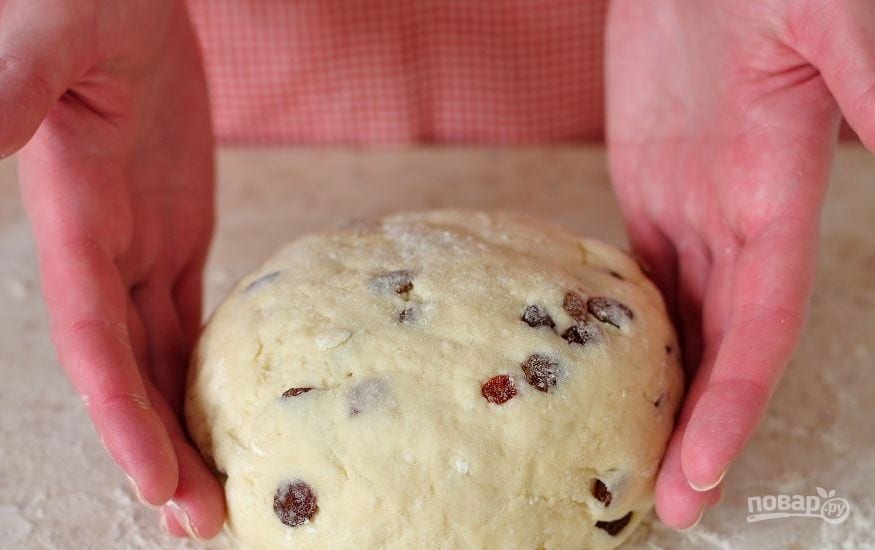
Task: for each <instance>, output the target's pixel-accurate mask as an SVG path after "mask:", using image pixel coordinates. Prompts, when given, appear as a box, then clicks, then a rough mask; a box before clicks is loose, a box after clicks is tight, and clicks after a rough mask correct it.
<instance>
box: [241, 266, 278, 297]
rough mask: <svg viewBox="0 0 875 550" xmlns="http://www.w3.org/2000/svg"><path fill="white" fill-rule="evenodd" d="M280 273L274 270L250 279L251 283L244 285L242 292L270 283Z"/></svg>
mask: <svg viewBox="0 0 875 550" xmlns="http://www.w3.org/2000/svg"><path fill="white" fill-rule="evenodd" d="M280 273H281V272H280V271H274V272H271V273H268V274H267V275H262V276H261V277H259V278H257V279H255V280H254V281H252V282H251V283H249V284H248V285H246V288H244V289H243V292H252V291H253V290H256V289H258V288H261V287H263V286H267V285H268V284H270V283H272V282H273V281H274V279H276V278H277V277H279V276H280Z"/></svg>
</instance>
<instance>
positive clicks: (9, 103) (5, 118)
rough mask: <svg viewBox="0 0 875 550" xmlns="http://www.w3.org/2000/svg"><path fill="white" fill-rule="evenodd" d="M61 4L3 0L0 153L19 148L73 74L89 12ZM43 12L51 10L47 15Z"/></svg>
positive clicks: (0, 57) (65, 88) (59, 95)
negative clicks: (4, 0) (6, 0)
mask: <svg viewBox="0 0 875 550" xmlns="http://www.w3.org/2000/svg"><path fill="white" fill-rule="evenodd" d="M66 4H67V3H65V2H51V5H47V3H46V2H45V1H44V0H36V1H33V2H4V3H3V7H2V11H3V14H2V15H3V17H2V20H0V156H7V155H10V154H12V153H14V152H15V151H17V150H18V149H20V148H21V147H22V146H23V145H24V144H25V143H26V142H27V141H28V140H29V139H30V138H31V137H32V136H33V134H34V132H36V129H37V128H38V127H39V125H40V123H41V122H42V120H43V119H44V118H45V116H46V114H47V113H48V111H49V108H50V107H51V106H52V104H53V103H54V102H55V101H56V100H57V99H58V98H59V97H61V95H63V94H64V92H65V91H66V90H67V89H68V88H69V87H70V85H71V84H72V83H73V81H74V79H75V78H76V77H77V76H78V75H77V71H78V70H79V69H80V65H81V63H80V61H79V60H80V59H81V58H83V54H82V49H83V47H84V43H86V42H87V39H88V35H87V33H84V32H82V29H83V28H84V27H83V25H84V22H85V21H86V20H87V17H88V14H86V13H83V12H84V11H87V10H83V9H81V8H80V9H73V8H72V7H71V6H68V5H66ZM46 14H51V16H47V15H46Z"/></svg>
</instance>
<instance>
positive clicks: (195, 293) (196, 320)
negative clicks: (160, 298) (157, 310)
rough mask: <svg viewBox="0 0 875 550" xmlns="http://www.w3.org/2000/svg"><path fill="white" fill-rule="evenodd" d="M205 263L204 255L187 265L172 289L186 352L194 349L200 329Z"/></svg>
mask: <svg viewBox="0 0 875 550" xmlns="http://www.w3.org/2000/svg"><path fill="white" fill-rule="evenodd" d="M205 248H206V247H205ZM205 263H206V254H204V255H203V257H201V258H196V259H195V260H194V261H192V262H191V263H189V265H188V266H186V267H185V269H184V270H183V271H182V273H181V274H180V275H179V277H178V278H177V279H176V283H175V285H174V288H173V299H174V301H175V302H176V310H177V314H178V316H179V323H180V325H181V327H182V333H183V335H184V337H185V340H186V341H185V346H186V349H188V350H191V349H193V348H194V346H195V344H196V342H197V338H198V336H199V334H200V329H201V315H202V308H203V277H204V264H205Z"/></svg>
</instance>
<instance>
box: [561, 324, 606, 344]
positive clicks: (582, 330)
mask: <svg viewBox="0 0 875 550" xmlns="http://www.w3.org/2000/svg"><path fill="white" fill-rule="evenodd" d="M562 338H565V340H566V341H567V342H568V343H569V344H580V345H582V346H585V345H587V344H589V343H595V342H598V341H599V340H600V339H601V332H600V331H599V327H598V326H597V325H595V324H594V323H590V322H588V321H583V322H580V323H577V324H576V325H572V326H570V327H569V328H568V330H566V331H565V332H564V333H563V334H562Z"/></svg>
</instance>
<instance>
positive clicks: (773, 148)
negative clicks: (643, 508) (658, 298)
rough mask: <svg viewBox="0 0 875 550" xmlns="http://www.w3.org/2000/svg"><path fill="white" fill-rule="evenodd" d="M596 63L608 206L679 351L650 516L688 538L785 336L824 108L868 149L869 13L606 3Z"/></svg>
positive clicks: (810, 1)
mask: <svg viewBox="0 0 875 550" xmlns="http://www.w3.org/2000/svg"><path fill="white" fill-rule="evenodd" d="M606 47H607V98H608V109H607V117H608V120H607V125H608V148H609V149H608V150H609V155H610V166H611V170H612V174H613V178H614V184H615V188H616V192H617V195H618V198H619V201H620V204H621V207H622V210H623V214H624V217H625V218H626V222H627V226H628V230H629V234H630V238H631V241H632V243H633V247H634V249H635V250H636V251H637V252H638V253H639V254H640V255H641V256H642V257H643V259H644V260H645V262H646V263H647V264H649V266H650V267H651V268H652V271H653V275H654V278H655V280H656V282H657V284H658V285H659V286H660V287H661V289H662V290H663V293H664V294H665V296H666V298H667V301H668V303H669V307H670V308H671V309H672V310H673V311H674V312H675V313H676V314H677V316H678V320H679V323H680V328H681V332H682V335H683V338H684V345H685V350H684V351H685V364H686V367H687V372H688V378H689V380H688V381H689V382H690V384H689V388H688V392H687V396H686V399H685V402H684V404H683V406H682V410H681V412H680V415H679V418H678V422H677V426H676V428H675V432H674V434H673V436H672V438H671V440H670V442H669V445H668V449H667V451H666V455H665V458H664V460H663V464H662V468H661V470H660V473H659V477H658V479H657V483H656V509H657V512H658V514H659V516H660V518H661V519H662V521H664V522H665V523H666V524H667V525H669V526H671V527H675V528H686V527H689V526H691V525H693V524H694V523H695V522H697V521H698V519H700V518H701V514H702V513H703V511H704V509H705V508H706V507H707V506H709V505H711V504H713V503H714V502H716V500H717V499H718V498H719V491H720V488H719V483H720V481H721V479H722V477H723V474H724V473H725V472H726V470H727V468H729V465H730V464H731V463H732V461H733V460H735V458H736V457H737V456H738V455H739V453H740V452H741V450H742V449H743V447H744V446H745V444H746V442H747V440H748V438H749V437H750V436H751V434H752V432H753V431H754V429H755V428H756V426H757V424H758V422H759V421H760V419H761V418H762V416H763V414H764V411H765V408H766V404H767V402H768V400H769V398H770V396H771V394H772V391H773V390H774V388H775V385H776V384H777V382H778V379H779V378H780V376H781V373H782V371H783V369H784V367H785V365H786V363H787V362H788V360H789V359H790V357H791V355H792V353H793V350H794V347H795V345H796V342H797V339H798V337H799V333H800V330H801V328H802V325H803V320H804V313H805V307H806V302H807V299H808V295H809V293H810V290H811V285H812V278H813V273H814V267H815V248H816V244H817V233H818V231H817V230H818V218H819V213H820V207H821V204H822V203H823V199H824V193H825V188H826V182H827V176H828V172H829V166H830V162H831V159H832V154H833V149H834V143H835V141H836V133H837V127H838V122H839V118H840V117H839V114H840V113H839V108H841V112H842V113H844V115H845V117H846V118H847V120H848V121H849V122H850V124H851V126H852V127H853V128H854V129H855V130H856V131H857V133H858V134H859V135H860V137H861V139H862V140H863V142H864V143H865V144H866V145H867V146H868V147H869V149H870V150H871V149H873V147H875V3H873V2H871V1H870V0H842V1H838V2H829V1H826V0H762V1H759V2H735V1H730V0H715V1H708V2H701V1H699V0H670V1H662V2H640V1H638V0H615V1H614V2H613V3H612V5H611V11H610V14H609V18H608V29H607V45H606Z"/></svg>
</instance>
